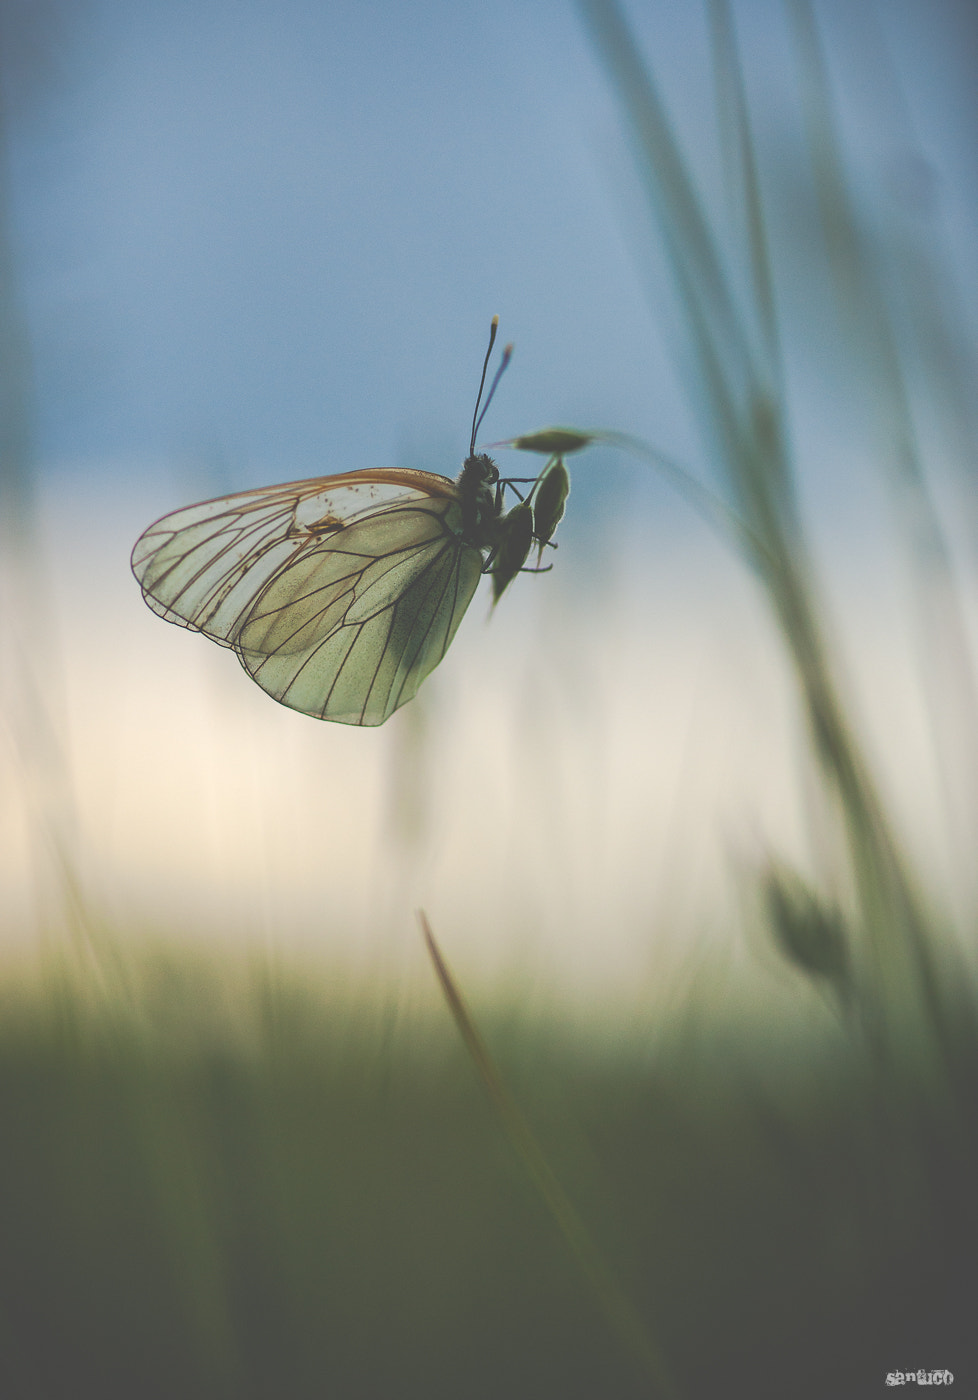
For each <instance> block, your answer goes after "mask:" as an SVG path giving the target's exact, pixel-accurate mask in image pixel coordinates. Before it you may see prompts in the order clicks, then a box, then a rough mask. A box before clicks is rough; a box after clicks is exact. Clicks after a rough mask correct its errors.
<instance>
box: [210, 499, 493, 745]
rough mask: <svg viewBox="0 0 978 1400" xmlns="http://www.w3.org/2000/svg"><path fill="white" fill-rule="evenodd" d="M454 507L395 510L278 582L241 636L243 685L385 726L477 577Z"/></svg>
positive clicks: (318, 713) (340, 717) (450, 632)
mask: <svg viewBox="0 0 978 1400" xmlns="http://www.w3.org/2000/svg"><path fill="white" fill-rule="evenodd" d="M459 530H460V512H459V507H458V504H457V502H456V501H455V500H452V499H444V498H443V499H440V500H429V501H427V502H426V503H425V505H424V506H420V505H413V504H410V505H409V504H399V505H393V506H390V507H388V508H386V509H383V510H381V511H379V512H377V513H372V514H370V515H367V516H364V517H363V518H362V519H359V520H357V521H355V522H354V523H352V524H351V525H349V526H347V527H345V528H343V529H341V530H338V531H336V532H335V533H333V534H331V535H330V536H329V537H328V538H325V539H323V540H322V541H321V542H319V543H318V544H317V545H316V546H315V547H314V548H311V549H309V550H308V551H306V552H304V553H303V555H302V556H301V557H299V558H297V559H296V560H295V561H294V562H293V563H292V564H291V565H289V566H288V567H286V568H284V569H282V570H280V571H279V572H278V573H277V574H276V576H275V577H274V578H273V579H272V580H271V581H270V582H269V583H268V584H267V586H266V587H265V588H264V589H263V591H262V593H261V594H260V596H259V597H258V598H257V599H256V600H255V604H254V607H253V608H252V610H251V612H250V613H249V615H248V617H247V618H246V619H245V620H244V622H243V624H242V625H241V627H240V628H239V631H238V635H237V640H236V642H235V650H236V651H237V653H238V656H239V658H240V660H241V664H242V665H243V666H244V668H245V670H246V671H247V672H248V674H249V675H250V676H251V677H252V678H253V679H254V680H255V681H257V682H258V684H259V685H260V686H261V687H262V688H263V689H264V690H266V691H267V692H268V693H269V694H270V695H272V696H273V697H274V698H275V699H276V700H279V701H281V702H282V704H285V705H289V706H290V707H291V708H292V709H295V710H300V711H301V712H302V713H303V714H308V715H313V716H315V717H316V718H318V719H329V720H337V721H340V722H341V723H344V724H360V725H375V724H383V722H384V720H386V719H387V718H388V717H389V716H390V715H391V714H393V712H394V711H395V710H396V709H397V708H398V707H399V706H401V705H403V704H405V703H406V702H407V701H408V700H410V699H411V698H412V696H413V695H414V694H415V693H416V692H417V689H418V687H419V686H420V684H421V682H422V681H423V680H424V678H425V677H426V676H427V675H428V674H429V673H430V672H431V671H433V670H434V668H435V667H436V666H437V665H438V663H439V661H441V659H442V657H443V656H444V655H445V652H446V651H447V650H448V647H449V644H450V643H451V640H452V638H453V637H454V635H455V632H456V630H457V628H458V625H459V622H460V621H461V619H462V615H463V614H464V612H465V610H466V608H467V607H468V605H469V603H470V602H471V600H472V595H473V594H474V593H475V590H476V587H477V585H478V582H479V577H480V575H481V573H482V566H483V559H482V555H481V553H480V552H479V550H478V549H475V548H473V547H472V546H469V545H464V544H462V542H461V540H460V538H459Z"/></svg>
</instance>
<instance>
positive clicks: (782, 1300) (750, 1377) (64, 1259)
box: [0, 958, 978, 1400]
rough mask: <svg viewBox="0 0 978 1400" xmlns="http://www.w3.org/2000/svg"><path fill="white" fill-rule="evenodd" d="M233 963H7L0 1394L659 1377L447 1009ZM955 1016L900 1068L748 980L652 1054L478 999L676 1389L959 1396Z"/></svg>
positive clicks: (960, 1072)
mask: <svg viewBox="0 0 978 1400" xmlns="http://www.w3.org/2000/svg"><path fill="white" fill-rule="evenodd" d="M228 972H229V969H228V968H226V967H224V968H222V967H221V966H220V965H211V966H210V967H208V966H206V965H204V964H199V963H198V964H196V965H191V964H190V962H189V961H188V962H185V963H181V962H180V961H179V960H178V961H174V960H173V959H172V958H171V959H170V960H164V959H162V958H161V959H160V960H159V961H158V962H157V963H155V964H154V963H151V962H150V963H147V965H146V966H145V967H144V968H143V970H142V974H141V976H140V978H139V979H138V980H139V985H138V987H136V988H135V990H134V993H133V995H132V996H131V997H130V998H129V1000H128V1009H126V1010H123V1009H122V1007H121V1006H120V1005H116V1006H115V1007H114V1008H113V1007H110V1006H109V1005H107V1004H103V1005H102V1007H101V1009H99V1008H98V1007H93V1006H92V1004H91V1001H90V998H89V997H87V996H83V995H82V993H81V991H80V990H79V989H75V990H74V991H73V990H72V988H71V987H70V985H68V984H66V983H64V982H61V983H60V985H58V986H51V985H49V986H48V988H47V990H46V991H45V990H40V989H39V990H37V991H36V992H35V994H34V996H33V998H28V997H27V996H26V995H25V993H24V992H23V989H22V988H21V991H20V992H19V993H15V992H13V991H12V990H11V989H10V988H9V987H8V988H6V989H5V995H4V999H3V1016H2V1018H0V1118H2V1122H3V1125H4V1147H3V1152H2V1154H0V1238H2V1256H0V1318H2V1328H3V1332H2V1344H0V1393H2V1394H3V1395H4V1396H5V1397H9V1398H10V1400H34V1397H46V1396H50V1397H56V1396H74V1395H93V1396H94V1395H97V1396H100V1397H106V1400H109V1397H120V1398H121V1397H135V1396H139V1397H154V1396H159V1397H175V1396H181V1397H189V1396H201V1397H205V1396H206V1397H222V1396H228V1397H267V1396H272V1395H276V1396H279V1395H280V1396H289V1397H305V1396H310V1397H311V1396H324V1395H329V1396H333V1395H335V1396H342V1397H355V1396H364V1397H366V1396H379V1395H396V1396H406V1397H407V1396H410V1397H414V1396H418V1397H421V1396H430V1397H437V1396H446V1397H448V1396H453V1397H454V1396H461V1395H464V1396H486V1397H489V1396H500V1395H507V1396H513V1397H519V1396H526V1397H530V1396H537V1397H539V1396H548V1397H549V1396H554V1397H557V1396H569V1397H574V1396H580V1397H594V1396H616V1397H627V1396H632V1395H634V1396H640V1395H649V1394H655V1393H656V1391H655V1389H654V1387H652V1386H651V1384H650V1382H649V1379H648V1377H647V1375H646V1374H644V1372H643V1370H642V1368H641V1367H640V1365H639V1364H638V1363H637V1362H636V1361H634V1360H633V1358H632V1356H631V1355H630V1354H629V1351H628V1349H627V1348H626V1347H624V1346H623V1345H622V1344H621V1342H620V1341H619V1339H618V1338H617V1337H616V1336H615V1335H614V1333H613V1331H612V1329H611V1327H610V1326H609V1324H608V1322H607V1320H606V1318H605V1317H604V1316H602V1314H601V1311H600V1309H599V1308H598V1307H597V1306H596V1305H595V1301H594V1299H593V1298H592V1296H591V1294H590V1292H589V1290H588V1288H587V1286H586V1283H585V1282H584V1280H583V1278H582V1276H581V1274H580V1273H579V1271H578V1269H577V1268H576V1265H575V1261H574V1259H573V1258H572V1256H571V1254H570V1252H569V1249H568V1247H567V1244H566V1242H565V1240H564V1239H563V1238H562V1237H561V1235H560V1233H559V1232H558V1230H557V1229H556V1228H555V1226H554V1224H553V1221H552V1220H551V1218H550V1216H549V1215H548V1213H547V1211H546V1210H545V1209H544V1208H543V1207H542V1205H541V1203H540V1200H539V1199H538V1197H537V1196H536V1195H535V1193H534V1191H533V1189H532V1187H531V1186H530V1185H529V1184H528V1181H527V1179H526V1176H525V1174H524V1173H523V1171H522V1169H521V1167H520V1164H519V1162H518V1161H517V1159H516V1156H515V1154H514V1153H513V1151H512V1149H511V1147H510V1145H509V1143H508V1142H507V1140H506V1137H505V1136H504V1135H503V1134H502V1133H501V1132H500V1129H499V1124H498V1122H497V1120H496V1117H495V1115H494V1114H493V1112H492V1110H491V1108H490V1106H489V1102H488V1100H487V1098H486V1095H485V1094H484V1093H483V1092H482V1089H481V1087H480V1085H479V1083H478V1082H477V1080H476V1077H475V1075H474V1073H473V1069H472V1066H471V1063H470V1062H469V1060H468V1059H467V1057H466V1056H465V1053H464V1051H463V1050H462V1048H461V1047H460V1045H459V1043H458V1040H457V1037H456V1036H455V1035H454V1032H453V1029H452V1027H451V1025H450V1022H449V1020H448V1017H447V1015H446V1016H445V1018H444V1019H442V1018H440V1017H432V1016H431V1014H430V1012H428V1013H424V1014H422V1013H418V1014H416V1015H413V1016H410V1015H402V1016H394V1015H393V1014H389V1013H388V1014H385V1013H382V1012H380V1011H378V1009H377V1008H376V1007H374V1008H367V1007H366V1006H363V1005H359V1006H358V1004H357V1002H356V1000H355V999H353V1000H351V999H350V998H349V997H345V996H343V995H341V994H340V993H339V992H336V991H334V992H332V993H330V991H329V990H328V988H326V987H325V986H316V985H315V984H309V983H308V982H307V983H306V984H303V983H302V982H301V981H300V980H299V978H298V977H297V976H296V978H295V979H294V980H293V981H291V982H290V980H289V979H288V978H287V977H286V978H284V979H283V978H282V977H281V976H279V977H278V978H273V977H272V976H271V974H270V973H269V971H268V970H267V969H265V970H262V969H261V968H258V967H255V968H253V969H252V970H251V971H250V972H248V973H245V974H242V973H241V970H240V969H238V970H237V972H236V974H235V975H234V976H233V977H229V976H228ZM704 1009H705V1008H704ZM948 1029H949V1041H948V1046H949V1050H950V1052H951V1056H952V1057H951V1060H950V1061H949V1063H948V1066H947V1069H948V1071H949V1073H948V1074H947V1075H944V1076H942V1077H941V1079H940V1081H939V1082H930V1081H929V1080H928V1079H927V1077H926V1076H924V1077H918V1076H916V1075H909V1074H908V1075H907V1076H906V1077H886V1079H885V1081H884V1082H880V1078H879V1075H878V1074H877V1073H876V1072H875V1071H874V1069H873V1067H872V1065H871V1063H870V1062H869V1061H868V1060H867V1058H866V1057H865V1056H864V1055H862V1054H860V1052H859V1051H858V1049H857V1048H856V1046H855V1045H854V1043H853V1041H852V1040H851V1038H849V1037H847V1036H845V1035H844V1034H842V1033H841V1032H838V1033H827V1034H824V1035H821V1036H816V1035H813V1034H812V1033H811V1032H807V1033H805V1032H799V1031H797V1030H793V1029H792V1026H791V1024H790V1023H789V1022H788V1021H783V1022H782V1023H781V1024H780V1025H776V1026H773V1027H772V1026H768V1028H767V1029H766V1031H764V1032H762V1033H755V1032H753V1031H752V1029H751V1027H750V1025H749V1024H748V1023H745V1022H742V1023H741V1024H740V1025H737V1024H736V1023H735V1021H734V1019H733V1017H732V1015H731V1012H730V1009H729V1007H728V1009H727V1011H726V1013H722V1012H718V1011H717V1010H716V1008H711V1009H710V1011H709V1016H708V1018H707V1017H698V1018H694V1017H693V1013H692V1012H691V1013H690V1019H689V1020H687V1021H686V1023H685V1025H684V1026H677V1028H676V1029H675V1030H674V1031H673V1032H672V1033H671V1034H670V1035H669V1036H668V1037H666V1038H665V1039H664V1040H663V1041H662V1042H661V1043H660V1044H659V1047H658V1049H657V1050H656V1052H655V1053H654V1054H650V1053H649V1052H648V1051H647V1050H644V1051H643V1049H642V1048H641V1047H640V1046H638V1045H636V1046H633V1047H632V1050H631V1051H630V1052H623V1051H622V1050H620V1049H619V1050H618V1051H617V1052H616V1053H614V1054H611V1053H609V1052H608V1051H607V1049H604V1050H602V1049H600V1048H599V1047H597V1046H596V1045H594V1044H589V1043H588V1040H587V1039H586V1038H585V1037H582V1036H581V1035H580V1034H578V1035H576V1036H575V1035H574V1034H572V1032H571V1031H570V1029H569V1028H567V1029H564V1030H560V1029H558V1028H555V1027H554V1026H551V1027H550V1029H548V1030H541V1029H539V1028H537V1029H536V1030H534V1029H533V1028H531V1027H530V1026H528V1025H527V1024H525V1023H524V1024H520V1022H519V1020H518V1019H517V1018H513V1017H510V1018H509V1019H508V1020H507V1019H504V1018H502V1017H501V1016H499V1015H498V1013H497V1015H496V1016H495V1017H494V1018H492V1019H491V1020H490V1021H489V1023H488V1024H487V1025H486V1026H485V1027H484V1030H485V1032H486V1038H487V1040H488V1041H489V1043H490V1045H491V1047H492V1050H493V1053H494V1055H495V1057H496V1060H497V1063H498V1064H499V1066H500V1072H501V1073H502V1075H503V1076H504V1078H505V1080H506V1082H507V1083H508V1085H509V1086H510V1088H511V1090H512V1091H513V1093H514V1094H515V1097H516V1098H517V1100H518V1101H519V1102H520V1104H521V1106H522V1108H523V1110H524V1112H525V1113H526V1115H527V1117H528V1118H529V1120H530V1121H531V1123H532V1125H533V1127H534V1130H535V1131H536V1133H537V1135H538V1137H539V1140H540V1141H541V1143H542V1145H543V1147H544V1150H545V1151H546V1152H547V1153H548V1156H549V1158H550V1161H551V1164H552V1166H553V1168H554V1170H555V1172H556V1174H557V1175H558V1177H559V1178H560V1180H561V1182H562V1185H563V1187H564V1188H565V1190H567V1192H568V1194H569V1195H570V1197H571V1198H572V1199H573V1200H574V1202H575V1204H576V1206H577V1208H578V1209H579V1211H580V1212H581V1215H582V1216H583V1218H584V1220H585V1222H586V1224H587V1226H588V1228H589V1229H590V1231H591V1234H592V1237H593V1239H594V1241H595V1243H596V1245H597V1247H598V1248H599V1250H600V1251H601V1252H602V1254H603V1256H604V1259H605V1262H606V1263H607V1265H608V1266H609V1268H610V1269H612V1270H613V1272H614V1273H615V1274H616V1275H617V1277H618V1279H619V1281H620V1283H621V1284H622V1286H623V1287H624V1288H625V1290H626V1291H627V1293H628V1294H629V1296H630V1298H631V1299H632V1301H633V1303H634V1304H635V1306H636V1308H637V1309H638V1311H639V1313H640V1315H641V1316H642V1317H643V1318H644V1319H646V1320H647V1322H648V1325H649V1327H650V1330H651V1331H652V1332H653V1333H654V1335H655V1337H656V1338H657V1340H658V1344H659V1346H660V1348H661V1350H662V1352H663V1354H664V1355H665V1356H666V1358H667V1360H668V1364H669V1365H670V1366H671V1368H672V1370H673V1372H674V1374H675V1376H676V1378H677V1393H679V1394H682V1395H684V1396H689V1397H704V1398H705V1397H713V1396H719V1395H731V1394H738V1395H741V1394H743V1395H747V1394H750V1395H752V1396H757V1397H767V1396H770V1397H772V1400H773V1397H783V1396H787V1395H790V1396H792V1397H798V1400H804V1398H805V1397H811V1398H812V1400H825V1397H829V1396H831V1397H845V1396H853V1397H856V1396H865V1395H870V1394H875V1393H877V1391H878V1390H880V1389H882V1387H883V1383H884V1377H885V1375H886V1373H887V1372H888V1371H892V1370H896V1369H902V1368H903V1369H909V1368H918V1367H925V1368H936V1367H944V1368H947V1369H949V1370H951V1371H952V1372H953V1373H954V1374H955V1376H956V1377H957V1378H958V1381H959V1383H960V1384H959V1393H964V1394H967V1393H969V1390H968V1387H969V1385H970V1384H971V1383H972V1380H973V1377H974V1375H975V1374H976V1371H975V1363H976V1361H978V1345H976V1344H978V1337H976V1335H975V1328H974V1298H975V1286H976V1279H975V1261H976V1257H978V1250H976V1244H978V1234H976V1229H975V1226H976V1220H975V1213H976V1206H975V1192H974V1163H975V1160H976V1148H978V1116H976V1104H975V1096H974V1092H973V1091H974V1086H975V1083H976V1082H978V1077H976V1070H978V1036H976V1034H975V1026H974V1022H973V1019H971V1020H968V1019H967V1017H964V1016H962V1017H960V1018H955V1020H954V1022H953V1025H952V1023H950V1022H949V1025H948ZM952 1030H953V1035H951V1034H950V1032H951V1031H952Z"/></svg>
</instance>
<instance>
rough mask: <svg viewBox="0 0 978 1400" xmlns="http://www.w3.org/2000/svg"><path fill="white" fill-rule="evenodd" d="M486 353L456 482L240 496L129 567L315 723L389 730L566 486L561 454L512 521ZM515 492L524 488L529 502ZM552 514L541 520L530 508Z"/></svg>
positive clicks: (403, 475)
mask: <svg viewBox="0 0 978 1400" xmlns="http://www.w3.org/2000/svg"><path fill="white" fill-rule="evenodd" d="M498 322H499V318H498V317H494V318H493V322H492V329H491V332H490V336H489V348H488V350H487V351H486V357H485V361H484V363H483V366H482V379H481V381H480V384H479V394H478V398H477V399H476V406H475V412H474V414H473V415H472V436H471V439H470V442H469V455H468V457H467V458H466V459H465V462H464V464H463V466H462V470H461V472H460V473H459V475H458V477H457V478H456V479H455V480H454V481H452V480H451V479H450V478H449V477H445V476H440V475H438V474H436V473H434V472H426V471H415V470H411V469H407V468H404V469H402V468H378V469H375V470H367V471H352V472H343V473H340V474H339V475H338V476H322V477H315V478H312V479H311V480H308V481H294V482H289V483H287V484H285V485H281V486H268V487H263V488H260V489H258V490H253V491H241V492H238V493H236V494H234V495H231V496H222V497H220V498H219V499H217V500H213V501H204V502H202V503H201V504H200V505H193V506H187V507H185V508H184V509H182V510H177V511H174V512H172V514H170V515H165V516H163V518H162V519H160V520H157V521H156V522H155V524H153V525H150V527H149V529H147V530H145V531H144V532H143V534H142V535H140V537H139V539H138V540H137V541H136V545H135V548H134V549H133V552H132V570H133V573H134V574H135V576H136V579H137V581H138V583H139V586H140V588H141V589H142V593H143V597H144V599H145V600H146V602H147V603H148V604H149V606H150V607H151V608H152V609H153V611H154V612H155V613H157V614H158V615H159V616H160V617H163V618H165V619H166V620H167V621H168V622H174V623H177V624H178V625H179V626H181V627H188V628H191V629H192V630H194V631H197V632H202V633H203V634H204V636H205V637H210V638H211V640H212V641H215V642H218V643H220V645H221V646H226V647H230V648H231V650H232V651H234V653H235V655H236V656H237V658H238V660H239V661H240V662H241V665H242V666H243V667H244V669H245V670H246V671H247V673H248V675H249V676H251V678H252V680H254V681H256V682H257V683H258V685H260V686H261V688H262V689H263V690H265V691H266V692H267V693H268V694H269V695H271V696H272V697H273V699H275V700H278V701H279V702H280V703H281V704H283V705H288V706H289V707H290V708H291V709H293V710H299V711H300V712H301V713H302V714H306V715H312V716H313V717H314V718H316V719H326V720H335V721H338V722H339V723H341V724H355V725H377V724H383V723H384V721H385V720H386V719H388V718H389V717H390V716H391V715H392V714H393V713H394V711H395V710H396V709H398V708H399V707H400V706H401V705H404V704H406V703H407V701H408V700H410V699H412V698H413V696H414V695H415V694H416V693H417V690H418V687H419V686H420V685H421V683H422V681H423V680H424V679H425V677H426V676H428V675H429V674H430V673H431V672H432V671H433V670H434V668H435V667H436V666H437V665H438V663H439V662H440V661H441V660H442V658H443V657H444V655H445V653H446V651H447V650H448V648H449V646H450V644H451V641H452V638H453V637H454V636H455V633H456V631H457V630H458V625H459V623H460V622H461V620H462V617H463V615H464V613H465V610H466V608H467V607H468V606H469V604H470V603H471V601H472V598H473V596H474V594H475V591H476V588H477V587H478V584H479V580H480V578H481V577H482V575H483V574H484V573H488V574H491V576H492V583H493V595H494V601H498V599H499V597H500V596H501V594H502V592H503V591H504V589H505V588H506V587H508V585H509V583H510V582H511V581H512V579H513V578H514V577H515V576H516V574H517V573H519V572H521V571H524V569H525V564H526V559H527V557H528V555H529V552H530V549H531V548H532V546H533V544H534V543H535V544H537V545H538V546H539V549H540V554H541V556H542V552H543V549H544V547H545V546H548V545H550V543H551V536H552V535H553V532H554V530H555V529H556V526H557V523H558V521H559V520H560V518H561V516H562V515H563V505H564V501H565V500H566V497H567V493H568V491H569V489H570V487H569V481H568V479H567V473H566V471H565V469H564V467H563V462H562V461H561V460H560V459H558V458H553V459H551V461H549V462H548V463H547V465H546V466H545V467H544V469H543V471H542V472H541V473H540V475H539V476H538V477H537V478H535V479H533V485H532V488H531V490H530V491H529V492H528V494H527V496H526V497H525V498H523V499H521V500H520V501H519V503H518V504H517V505H516V506H514V507H513V509H512V510H510V511H508V512H504V510H503V495H504V488H505V487H511V488H512V489H513V490H514V491H517V487H516V482H517V481H523V480H524V479H523V478H514V479H512V480H506V481H503V480H501V478H500V475H499V471H498V468H497V467H496V464H495V462H493V460H492V458H491V457H488V456H487V455H486V454H485V453H476V450H475V439H476V433H477V432H478V429H479V426H480V425H481V423H482V419H483V417H484V416H485V412H486V409H488V407H489V403H490V400H491V399H492V396H493V394H494V392H495V389H496V386H497V385H498V383H499V379H500V377H501V375H502V373H503V370H504V369H505V368H506V365H507V364H508V362H509V357H510V355H511V353H512V346H507V347H506V349H505V351H504V352H503V357H502V363H501V364H500V366H499V368H498V370H497V372H496V375H495V378H494V380H493V383H492V386H491V388H490V390H489V394H488V395H487V397H486V401H485V404H484V406H483V408H482V413H481V414H480V412H479V405H480V403H481V402H482V391H483V389H484V388H485V382H486V371H487V369H488V366H489V359H490V356H491V354H492V348H493V345H494V343H495V338H496V329H497V326H498ZM517 494H519V493H518V491H517ZM535 495H536V496H537V498H538V499H539V500H540V501H541V502H542V503H543V508H542V510H539V509H538V510H536V512H535V510H534V504H533V499H534V496H535Z"/></svg>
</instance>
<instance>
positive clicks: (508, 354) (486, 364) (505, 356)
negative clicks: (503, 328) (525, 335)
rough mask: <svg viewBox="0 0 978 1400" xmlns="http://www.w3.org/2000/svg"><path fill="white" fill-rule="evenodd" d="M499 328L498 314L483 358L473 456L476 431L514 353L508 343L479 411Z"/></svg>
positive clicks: (474, 416)
mask: <svg viewBox="0 0 978 1400" xmlns="http://www.w3.org/2000/svg"><path fill="white" fill-rule="evenodd" d="M498 329H499V317H498V316H493V318H492V326H491V327H490V330H489V348H488V350H487V351H486V358H485V359H484V360H483V362H482V378H481V379H480V380H479V394H478V397H477V398H476V401H475V412H474V413H473V414H472V437H471V438H470V439H469V456H470V457H471V456H473V455H474V453H475V437H476V433H478V431H479V427H480V425H481V423H482V420H483V418H485V416H486V410H487V409H488V407H489V405H490V404H491V403H492V396H493V394H494V393H495V392H496V385H497V384H498V383H499V380H500V378H501V377H502V373H503V370H504V369H505V368H506V366H507V365H508V364H509V362H510V359H511V357H512V354H513V347H512V345H507V346H506V348H505V350H504V351H503V358H502V363H501V364H500V366H499V368H498V369H497V370H496V374H495V377H494V379H493V381H492V384H491V385H490V388H489V393H488V394H487V396H486V401H485V403H484V404H483V405H482V412H481V413H480V412H479V404H480V403H482V391H483V389H484V388H485V384H486V371H487V370H488V368H489V356H490V355H491V354H492V347H493V346H494V345H495V343H496V331H497V330H498Z"/></svg>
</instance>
